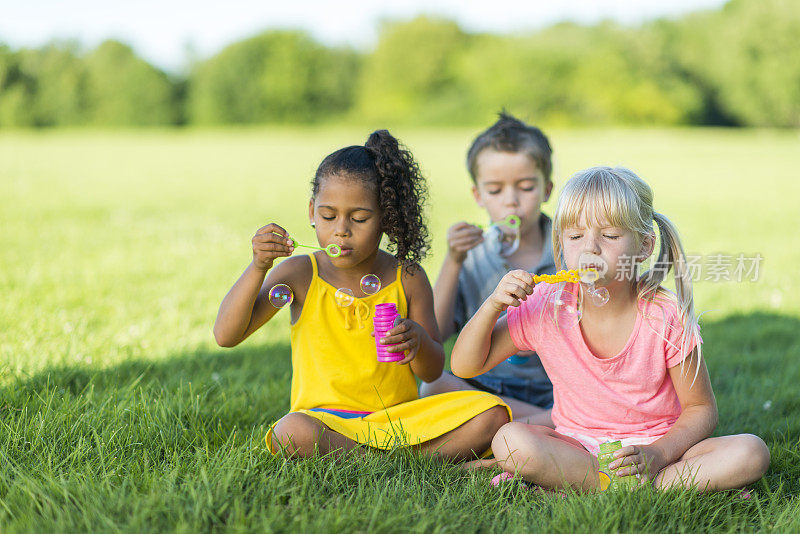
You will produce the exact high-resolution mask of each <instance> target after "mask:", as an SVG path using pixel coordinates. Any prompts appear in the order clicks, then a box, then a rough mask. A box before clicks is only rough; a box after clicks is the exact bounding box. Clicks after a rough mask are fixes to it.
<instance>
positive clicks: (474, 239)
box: [447, 222, 483, 263]
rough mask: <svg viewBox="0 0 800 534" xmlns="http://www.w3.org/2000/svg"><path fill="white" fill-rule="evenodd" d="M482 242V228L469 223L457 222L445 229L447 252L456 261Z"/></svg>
mask: <svg viewBox="0 0 800 534" xmlns="http://www.w3.org/2000/svg"><path fill="white" fill-rule="evenodd" d="M482 242H483V230H481V229H480V228H478V227H477V226H474V225H472V224H469V223H465V222H458V223H456V224H454V225H453V226H451V227H450V228H448V229H447V247H448V248H447V253H448V255H450V257H451V258H452V259H453V260H455V261H456V262H457V263H462V262H463V261H464V260H465V259H466V257H467V251H469V250H470V249H472V248H475V247H477V246H478V245H480V244H481V243H482Z"/></svg>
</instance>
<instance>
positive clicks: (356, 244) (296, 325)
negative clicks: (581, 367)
mask: <svg viewBox="0 0 800 534" xmlns="http://www.w3.org/2000/svg"><path fill="white" fill-rule="evenodd" d="M426 193H427V192H426V185H425V181H424V179H423V177H422V176H421V174H420V172H419V167H418V166H417V164H416V162H415V161H414V159H413V157H412V155H411V153H410V152H408V151H407V150H405V149H403V148H402V147H401V146H400V145H399V143H398V141H397V139H395V138H394V137H392V135H391V134H389V132H388V131H386V130H379V131H376V132H374V133H373V134H372V135H370V136H369V139H368V140H367V142H366V144H365V145H363V146H349V147H346V148H342V149H340V150H337V151H336V152H334V153H332V154H330V155H329V156H327V157H326V158H325V159H324V160H323V161H322V163H321V164H320V166H319V168H318V169H317V172H316V174H315V176H314V180H313V182H312V195H311V199H310V201H309V205H308V216H309V220H310V222H311V226H312V227H314V228H315V230H316V234H317V240H318V241H319V244H320V246H321V247H323V248H324V247H328V246H329V245H334V246H336V247H338V250H340V251H341V252H340V254H339V255H337V256H335V257H334V256H332V255H331V256H329V255H328V254H326V253H325V252H324V251H319V252H315V253H314V254H311V255H303V256H294V257H291V258H289V259H287V260H285V261H282V262H280V263H279V264H278V265H276V266H275V267H274V268H273V262H274V260H275V259H276V258H280V257H287V256H291V255H292V253H293V252H294V241H293V240H292V239H290V238H289V235H288V233H287V232H286V230H284V229H283V228H281V227H280V226H279V225H277V224H274V223H271V224H268V225H266V226H264V227H262V228H260V229H259V230H258V231H257V232H256V235H255V236H254V237H253V239H252V244H253V261H252V262H251V263H250V265H249V266H248V267H247V269H245V271H244V273H243V274H242V276H241V277H240V278H239V280H238V281H237V282H236V283H235V284H234V285H233V287H232V288H231V290H230V291H229V292H228V294H227V295H226V296H225V298H224V299H223V301H222V304H221V306H220V310H219V314H218V316H217V321H216V323H215V325H214V336H215V338H216V340H217V343H219V344H220V345H221V346H224V347H232V346H235V345H237V344H239V343H241V342H242V341H243V340H244V339H246V338H247V337H248V336H249V335H250V334H252V333H253V332H254V331H256V330H257V329H258V328H259V327H260V326H261V325H263V324H264V323H266V322H267V321H269V320H270V319H271V318H272V317H273V316H274V315H275V313H276V312H277V308H276V307H275V306H273V305H271V304H270V302H269V292H270V290H271V289H272V288H273V287H274V286H275V285H276V284H286V285H288V286H289V287H290V288H291V289H292V291H293V294H294V298H293V300H292V302H291V321H292V326H291V347H292V391H291V408H290V412H289V413H288V414H286V415H285V416H283V417H282V418H281V419H280V420H279V421H278V422H277V423H275V424H274V425H273V426H272V427H271V428H270V430H269V432H268V433H267V435H266V438H265V439H266V445H267V447H268V448H269V450H270V451H271V452H272V453H276V452H279V451H283V452H284V453H285V454H287V455H289V456H292V457H307V456H310V455H313V454H316V453H319V454H327V453H329V452H332V451H337V452H341V451H346V450H350V449H353V448H355V447H359V446H369V447H373V448H378V449H388V448H392V447H396V446H413V447H416V448H419V449H420V450H423V451H427V452H430V453H433V454H438V455H440V456H442V457H444V458H448V459H454V460H464V459H468V458H474V457H475V456H476V455H480V454H481V453H482V452H484V451H485V450H487V449H488V447H489V444H490V443H491V440H492V436H494V434H495V432H496V431H497V430H498V429H499V428H500V427H501V426H502V425H503V424H505V423H507V422H508V421H509V419H510V411H509V409H508V407H507V406H506V405H505V404H504V403H503V402H502V401H501V400H500V399H499V398H497V397H495V396H493V395H490V394H488V393H483V392H478V391H458V392H454V393H446V394H442V395H435V396H431V397H426V398H423V399H419V398H418V397H417V385H416V381H415V376H416V377H418V378H420V379H421V380H423V381H426V382H431V381H433V380H435V379H437V378H438V377H439V376H440V375H441V373H442V368H443V366H444V351H443V349H442V343H441V339H440V335H439V330H438V328H437V326H436V319H435V317H434V312H433V293H432V290H431V286H430V283H429V282H428V278H427V276H426V275H425V272H424V271H423V269H422V268H421V267H420V266H419V264H418V262H419V261H420V260H421V259H422V258H423V256H424V255H425V253H426V252H427V250H428V242H429V239H428V231H427V228H426V226H425V223H424V221H423V213H422V212H423V203H424V199H425V197H426ZM384 234H385V235H386V236H387V237H388V242H389V246H388V248H389V250H390V251H392V253H391V254H390V253H389V252H386V251H384V250H381V249H380V248H379V245H380V242H381V238H382V236H383V235H384ZM338 250H337V252H338ZM367 274H374V275H376V276H377V277H378V278H380V280H381V281H382V287H381V289H380V291H378V292H377V293H375V294H372V295H367V294H366V293H365V292H364V291H363V290H362V289H361V284H360V280H361V279H362V278H363V277H364V276H365V275H367ZM338 288H347V289H349V290H350V291H352V293H353V295H354V296H355V297H356V298H355V299H352V302H351V303H347V302H341V300H339V301H338V302H337V298H336V297H337V293H336V292H337V289H338ZM340 295H341V293H340ZM380 303H394V304H395V305H396V306H397V310H398V312H399V315H400V317H401V318H402V319H401V320H400V322H399V323H396V326H394V327H393V328H392V329H391V330H390V331H389V332H388V334H387V335H386V337H384V338H383V339H380V340H379V342H380V343H383V344H386V345H392V346H390V347H389V348H388V351H389V352H392V353H400V354H404V358H403V359H402V360H401V361H398V362H392V363H385V362H383V363H382V362H378V361H377V353H376V345H375V339H374V337H373V335H372V332H373V317H374V314H375V305H376V304H380ZM340 304H345V305H340Z"/></svg>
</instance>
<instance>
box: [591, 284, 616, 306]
mask: <svg viewBox="0 0 800 534" xmlns="http://www.w3.org/2000/svg"><path fill="white" fill-rule="evenodd" d="M586 292H587V293H588V294H589V298H590V299H591V301H592V304H594V305H595V306H604V305H606V304H608V299H609V298H611V295H609V294H608V289H606V288H604V287H597V288H596V287H594V286H592V287H590V288H589V289H588V290H587V291H586Z"/></svg>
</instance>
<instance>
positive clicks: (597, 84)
mask: <svg viewBox="0 0 800 534" xmlns="http://www.w3.org/2000/svg"><path fill="white" fill-rule="evenodd" d="M501 107H505V108H507V109H509V110H511V111H513V112H514V113H515V114H518V115H521V116H524V117H527V118H530V119H531V120H535V121H536V122H541V123H547V124H565V125H571V124H593V125H597V124H644V125H656V124H657V125H733V126H769V127H798V126H800V2H797V1H796V0H731V1H729V2H728V3H727V4H725V5H724V6H723V7H722V8H720V9H716V10H709V11H702V12H695V13H691V14H688V15H685V16H683V17H680V18H677V19H672V20H666V19H661V20H656V21H652V22H647V23H644V24H641V25H638V26H635V27H630V26H622V25H619V24H615V23H612V22H601V23H598V24H594V25H589V26H583V25H577V24H573V23H561V24H557V25H553V26H550V27H548V28H545V29H543V30H540V31H537V32H533V33H528V34H519V35H517V34H514V35H497V34H479V33H468V32H465V31H464V30H463V29H462V28H460V27H459V26H458V24H456V23H455V22H452V21H449V20H445V19H438V18H430V17H418V18H416V19H413V20H410V21H395V22H388V23H385V24H384V25H383V26H382V28H381V31H380V34H379V40H378V43H377V45H376V46H375V48H374V49H373V50H370V51H365V52H359V51H356V50H353V49H349V48H342V47H331V46H325V45H323V44H321V43H319V42H317V41H315V40H314V39H313V38H312V37H311V36H309V35H308V34H306V33H304V32H301V31H283V30H282V31H267V32H264V33H262V34H260V35H256V36H254V37H251V38H248V39H245V40H242V41H239V42H236V43H234V44H231V45H230V46H228V47H226V48H225V49H223V50H222V51H220V52H219V53H218V54H216V55H214V56H213V57H211V58H208V59H205V60H202V61H197V62H196V63H195V64H193V65H192V66H191V68H190V69H189V71H188V74H187V75H185V76H170V75H168V74H167V73H165V72H163V71H161V70H159V69H158V68H156V67H154V66H153V65H151V64H149V63H148V62H146V61H145V60H143V59H141V58H139V57H138V56H137V55H136V54H135V52H134V51H133V50H132V49H131V48H130V47H129V46H127V45H125V44H123V43H120V42H118V41H114V40H110V41H106V42H104V43H102V44H100V45H99V46H97V47H96V48H95V49H93V50H90V51H83V50H81V48H80V46H79V45H77V44H75V43H63V42H62V43H51V44H48V45H46V46H43V47H41V48H38V49H20V50H12V49H10V48H9V47H7V46H2V45H0V128H2V127H52V126H152V125H185V124H190V125H224V124H265V123H325V122H333V121H351V122H359V121H371V122H373V123H374V122H376V121H384V122H391V123H409V124H420V125H461V124H474V123H480V122H485V120H486V118H487V117H489V116H491V114H492V113H494V112H496V111H497V110H498V109H499V108H501Z"/></svg>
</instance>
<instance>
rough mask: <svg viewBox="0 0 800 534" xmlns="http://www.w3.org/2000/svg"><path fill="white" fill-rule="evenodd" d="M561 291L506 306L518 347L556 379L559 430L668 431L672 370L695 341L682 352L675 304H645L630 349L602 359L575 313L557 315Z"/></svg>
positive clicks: (675, 407)
mask: <svg viewBox="0 0 800 534" xmlns="http://www.w3.org/2000/svg"><path fill="white" fill-rule="evenodd" d="M556 291H557V286H554V285H550V284H539V285H537V286H536V287H535V288H534V291H533V294H532V295H531V296H530V297H528V299H527V300H526V301H524V302H522V305H521V306H519V307H518V308H514V307H511V308H509V309H508V327H509V332H510V333H511V339H512V340H513V341H514V344H515V345H516V346H517V348H518V349H520V350H535V351H536V353H537V354H538V355H539V358H541V360H542V365H543V366H544V368H545V371H547V376H549V377H550V380H551V381H552V382H553V397H554V404H553V423H555V425H556V431H557V432H561V433H567V434H583V435H588V436H608V437H613V438H631V437H651V438H657V437H660V436H663V435H664V434H666V433H667V431H668V430H669V429H670V428H671V427H672V425H673V424H674V423H675V420H676V419H677V418H678V416H679V415H680V413H681V406H680V403H679V402H678V395H677V393H676V392H675V388H674V387H673V385H672V380H671V379H670V376H669V374H668V372H667V369H668V368H670V367H674V366H676V365H679V364H680V363H681V362H682V361H683V359H684V357H685V356H687V355H688V354H689V353H690V352H691V350H692V349H693V348H694V346H695V344H696V340H694V339H693V340H691V342H690V343H689V348H688V350H686V351H685V354H682V353H681V351H680V349H679V347H680V340H681V335H682V333H683V325H682V323H681V321H680V318H679V315H678V310H677V306H676V304H675V303H674V301H671V300H669V299H667V298H659V299H658V302H659V303H655V302H654V303H645V302H641V303H640V309H639V313H638V315H637V317H636V324H635V326H634V327H633V332H632V333H631V336H630V338H629V339H628V342H627V343H626V344H625V347H624V348H623V349H622V351H620V353H619V354H617V355H616V356H613V357H611V358H604V359H601V358H598V357H596V356H595V355H594V354H592V352H591V351H590V350H589V347H588V346H587V345H586V342H585V341H584V339H583V333H582V332H581V329H580V325H579V324H578V323H577V322H576V321H575V320H574V316H569V315H561V314H562V313H564V312H563V311H562V312H559V316H557V317H556V316H554V313H553V311H554V305H553V298H552V296H553V294H554V293H555V292H556ZM564 291H569V292H572V293H573V294H574V292H575V291H576V285H575V284H567V285H566V287H565V288H564ZM586 305H587V306H591V305H592V304H589V303H587V304H586ZM558 309H559V310H563V306H559V307H558ZM570 319H571V320H570ZM699 341H700V342H701V343H702V339H701V340H699ZM688 370H689V369H688V368H687V372H688Z"/></svg>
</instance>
